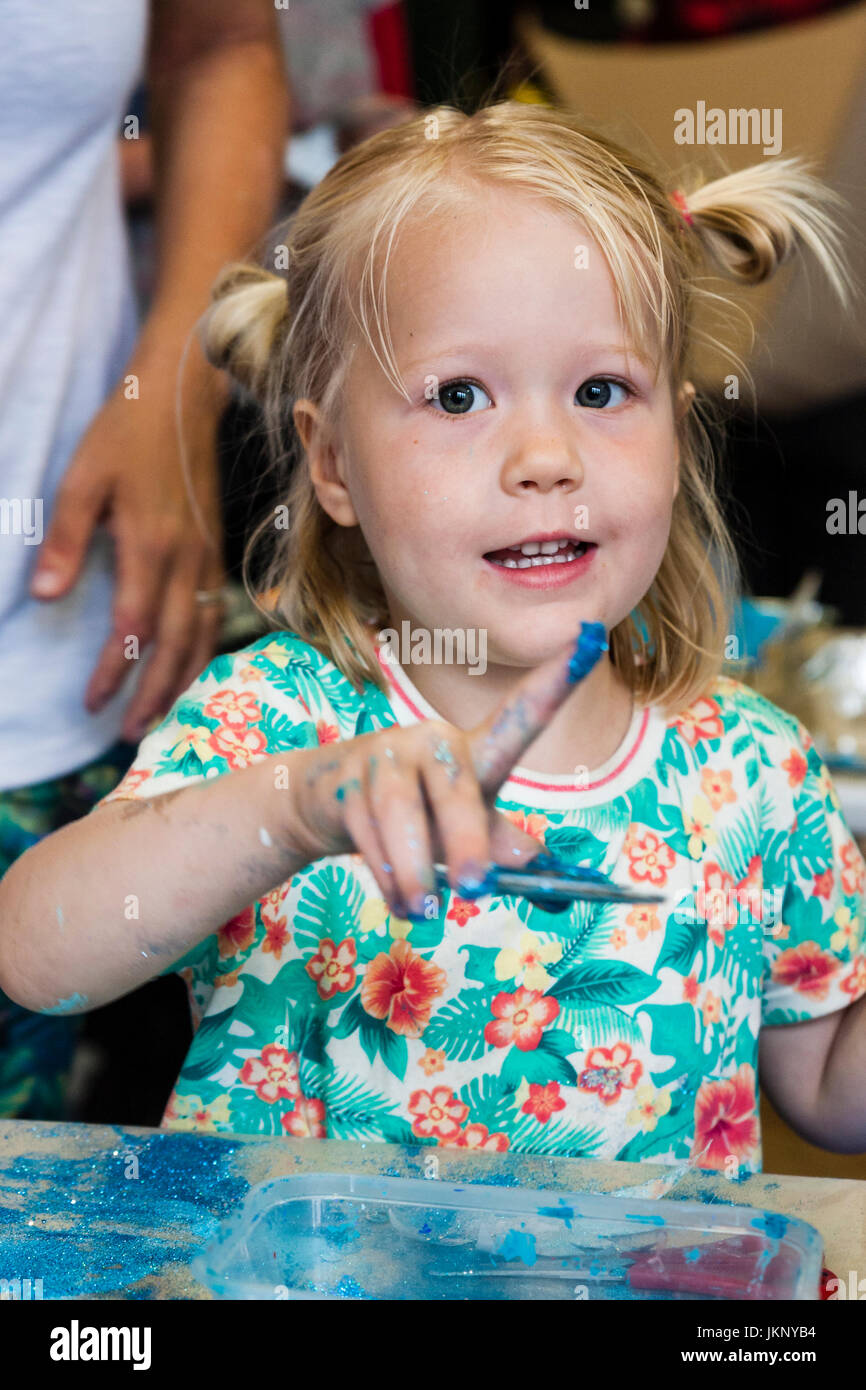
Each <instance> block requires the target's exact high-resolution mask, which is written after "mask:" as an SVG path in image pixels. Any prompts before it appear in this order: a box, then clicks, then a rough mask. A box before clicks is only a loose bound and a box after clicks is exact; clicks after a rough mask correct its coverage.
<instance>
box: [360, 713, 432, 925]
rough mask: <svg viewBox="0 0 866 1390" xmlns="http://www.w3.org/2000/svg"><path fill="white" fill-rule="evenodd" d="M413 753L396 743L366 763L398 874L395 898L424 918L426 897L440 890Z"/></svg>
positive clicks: (372, 800) (371, 801)
mask: <svg viewBox="0 0 866 1390" xmlns="http://www.w3.org/2000/svg"><path fill="white" fill-rule="evenodd" d="M394 742H395V744H396V740H395V741H394ZM411 752H412V750H407V751H406V752H405V753H401V752H400V751H399V750H398V748H397V747H396V746H392V745H391V744H385V745H384V747H383V748H381V749H379V750H377V752H376V753H375V754H374V755H373V756H372V757H371V758H370V759H369V762H368V764H367V771H366V790H367V798H366V799H367V803H368V805H369V807H370V810H371V813H372V815H373V817H374V819H375V821H376V824H377V830H378V835H379V841H380V843H381V845H382V846H383V847H384V851H385V856H386V861H387V863H389V864H390V865H391V867H392V869H393V871H394V874H393V878H394V888H393V900H394V901H395V902H396V901H399V900H402V903H401V906H402V907H403V908H405V909H406V910H407V911H411V912H416V913H419V915H423V912H424V899H425V898H426V897H428V896H429V895H430V894H431V893H435V891H436V887H435V880H434V877H433V854H432V846H431V837H430V827H429V821H428V809H427V807H426V805H425V803H424V798H423V796H422V792H421V781H420V777H419V773H418V766H417V763H416V762H415V760H414V757H411V756H410V754H411Z"/></svg>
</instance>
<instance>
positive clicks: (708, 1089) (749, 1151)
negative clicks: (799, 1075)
mask: <svg viewBox="0 0 866 1390" xmlns="http://www.w3.org/2000/svg"><path fill="white" fill-rule="evenodd" d="M757 1147H758V1117H757V1115H756V1113H755V1073H754V1070H753V1068H752V1067H751V1066H750V1065H749V1063H748V1062H743V1063H742V1064H741V1066H739V1067H738V1068H737V1071H736V1072H735V1074H734V1075H733V1076H732V1077H731V1078H730V1080H729V1081H704V1082H703V1083H702V1084H701V1086H700V1087H699V1089H698V1093H697V1095H696V1096H695V1137H694V1140H693V1142H692V1153H691V1156H692V1158H694V1159H696V1161H697V1166H698V1167H699V1168H713V1169H717V1170H718V1171H724V1168H725V1161H726V1160H727V1158H728V1157H729V1155H731V1154H733V1155H734V1157H735V1158H736V1159H737V1161H738V1163H743V1162H746V1161H747V1160H748V1159H749V1158H751V1157H752V1156H753V1155H754V1153H755V1151H756V1149H757Z"/></svg>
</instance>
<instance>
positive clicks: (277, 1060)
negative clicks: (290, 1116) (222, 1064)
mask: <svg viewBox="0 0 866 1390" xmlns="http://www.w3.org/2000/svg"><path fill="white" fill-rule="evenodd" d="M238 1080H239V1081H240V1082H241V1085H243V1086H252V1087H253V1088H254V1089H255V1093H256V1095H257V1096H258V1098H259V1100H266V1101H267V1102H268V1104H269V1105H273V1103H274V1101H277V1100H279V1099H280V1098H281V1097H282V1098H283V1099H285V1100H295V1099H296V1097H297V1096H299V1095H300V1094H301V1088H300V1085H299V1083H298V1054H297V1052H287V1051H286V1049H285V1048H284V1047H280V1045H279V1043H268V1045H267V1047H264V1048H262V1052H261V1056H260V1057H248V1058H247V1060H246V1061H245V1062H244V1064H243V1066H242V1067H241V1070H240V1076H239V1077H238Z"/></svg>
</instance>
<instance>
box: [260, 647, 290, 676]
mask: <svg viewBox="0 0 866 1390" xmlns="http://www.w3.org/2000/svg"><path fill="white" fill-rule="evenodd" d="M260 651H261V655H262V656H266V657H267V658H268V661H272V662H273V663H274V665H275V666H279V668H280V670H281V671H285V669H286V667H287V666H288V664H289V660H290V658H289V653H288V652H287V651H286V649H285V647H283V646H281V645H280V643H279V642H269V643H268V645H267V646H266V647H261V648H260Z"/></svg>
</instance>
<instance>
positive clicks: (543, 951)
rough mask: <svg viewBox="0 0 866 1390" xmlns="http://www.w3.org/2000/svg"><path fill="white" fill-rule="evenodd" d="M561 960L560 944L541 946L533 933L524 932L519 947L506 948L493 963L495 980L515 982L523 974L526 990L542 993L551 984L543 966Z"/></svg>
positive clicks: (551, 942)
mask: <svg viewBox="0 0 866 1390" xmlns="http://www.w3.org/2000/svg"><path fill="white" fill-rule="evenodd" d="M561 958H562V942H561V941H548V942H546V943H545V944H544V945H542V943H541V941H540V939H539V938H538V937H537V936H536V935H535V933H534V932H531V931H525V932H524V933H523V935H522V936H521V938H520V947H519V949H518V950H516V951H515V950H514V949H513V947H506V948H504V949H503V950H501V951H500V952H499V954H498V956H497V957H496V960H495V961H494V962H493V969H494V972H495V974H496V978H497V980H516V979H517V977H518V976H519V975H520V974H521V972H522V973H523V984H524V985H525V986H526V988H527V989H538V990H541V991H542V993H543V992H544V990H546V989H547V987H548V985H551V984H552V983H553V977H552V976H551V975H548V973H547V971H546V970H545V968H544V967H545V965H552V964H553V963H554V961H558V960H561Z"/></svg>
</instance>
